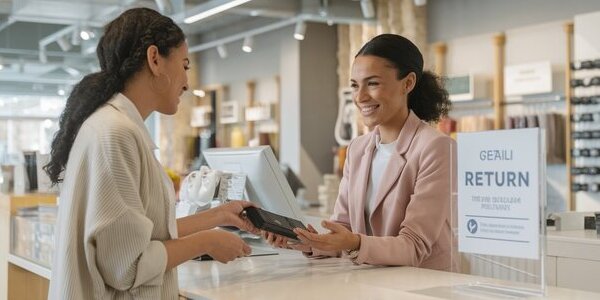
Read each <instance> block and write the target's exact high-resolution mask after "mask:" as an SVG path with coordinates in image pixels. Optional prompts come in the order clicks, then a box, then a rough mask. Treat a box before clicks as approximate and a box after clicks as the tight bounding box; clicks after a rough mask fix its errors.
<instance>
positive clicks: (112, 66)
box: [44, 8, 185, 185]
mask: <svg viewBox="0 0 600 300" xmlns="http://www.w3.org/2000/svg"><path fill="white" fill-rule="evenodd" d="M184 42H185V35H184V33H183V31H182V30H181V28H179V26H177V24H175V23H174V22H173V20H171V19H170V18H168V17H166V16H163V15H161V14H160V13H158V12H156V11H154V10H152V9H149V8H133V9H129V10H127V11H125V12H123V13H122V14H121V15H120V16H119V17H117V18H116V19H115V20H113V21H111V22H110V23H109V24H108V25H106V27H105V30H104V35H103V36H102V37H101V38H100V41H99V42H98V47H97V48H96V53H97V55H98V60H99V62H100V72H97V73H92V74H89V75H87V76H85V77H84V78H83V79H82V80H81V81H80V82H79V83H78V84H77V85H75V87H74V88H73V91H72V92H71V94H70V95H69V98H68V99H67V103H66V106H65V109H64V111H63V112H62V114H61V116H60V120H59V126H60V128H59V130H58V132H57V133H56V135H55V136H54V140H53V141H52V150H51V151H50V162H49V163H48V164H47V165H45V166H44V171H46V173H48V175H49V177H50V180H51V181H52V184H53V185H54V184H57V183H59V182H61V181H62V180H63V178H61V174H62V173H63V171H64V169H65V167H66V165H67V161H68V159H69V152H70V151H71V148H72V147H73V142H74V141H75V137H76V136H77V132H78V131H79V128H80V127H81V125H82V124H83V122H84V121H85V120H86V119H87V118H88V117H89V116H90V115H91V114H92V113H94V111H96V110H97V109H98V108H99V107H101V106H102V105H104V104H105V103H106V102H108V100H109V99H111V98H112V97H113V96H114V95H115V94H116V93H118V92H121V91H122V90H123V89H124V87H125V84H126V82H127V81H128V80H130V79H131V78H132V77H133V76H134V75H135V74H136V73H138V72H139V71H140V70H142V68H143V67H144V64H145V62H146V51H147V49H148V47H150V46H152V45H154V46H156V47H157V48H158V52H159V53H160V55H162V56H168V55H169V53H170V51H171V50H172V49H174V48H177V47H179V46H181V45H182V44H183V43H184Z"/></svg>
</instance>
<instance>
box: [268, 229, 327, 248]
mask: <svg viewBox="0 0 600 300" xmlns="http://www.w3.org/2000/svg"><path fill="white" fill-rule="evenodd" d="M308 231H309V232H311V233H314V234H318V232H317V231H316V230H315V228H313V227H312V226H311V225H310V224H308ZM261 236H262V237H263V238H264V239H265V240H266V241H267V243H269V244H270V245H271V246H273V247H277V248H283V249H293V250H297V251H302V252H306V253H310V252H312V248H311V247H310V245H308V244H304V243H302V242H298V241H294V240H290V239H289V238H287V237H285V236H281V235H278V234H274V233H272V232H268V231H264V230H261Z"/></svg>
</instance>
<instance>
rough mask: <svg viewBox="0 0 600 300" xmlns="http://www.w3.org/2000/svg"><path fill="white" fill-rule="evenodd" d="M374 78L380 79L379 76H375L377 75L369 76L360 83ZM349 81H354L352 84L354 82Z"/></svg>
mask: <svg viewBox="0 0 600 300" xmlns="http://www.w3.org/2000/svg"><path fill="white" fill-rule="evenodd" d="M374 78H381V77H380V76H377V75H371V76H369V77H367V78H365V79H363V80H362V81H367V80H370V79H374ZM350 81H354V82H356V80H354V79H350Z"/></svg>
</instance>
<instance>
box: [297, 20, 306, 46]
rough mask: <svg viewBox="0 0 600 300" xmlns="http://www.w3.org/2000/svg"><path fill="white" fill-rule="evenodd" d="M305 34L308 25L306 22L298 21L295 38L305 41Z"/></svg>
mask: <svg viewBox="0 0 600 300" xmlns="http://www.w3.org/2000/svg"><path fill="white" fill-rule="evenodd" d="M305 33H306V23H305V22H304V21H298V22H297V23H296V29H294V38H295V39H297V40H299V41H301V40H304V34H305Z"/></svg>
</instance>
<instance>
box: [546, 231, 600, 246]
mask: <svg viewBox="0 0 600 300" xmlns="http://www.w3.org/2000/svg"><path fill="white" fill-rule="evenodd" d="M546 235H547V238H548V240H549V241H567V242H574V243H581V244H592V245H600V236H598V234H597V233H596V230H589V229H588V230H564V231H557V230H553V229H550V228H549V229H548V230H547V231H546Z"/></svg>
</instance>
